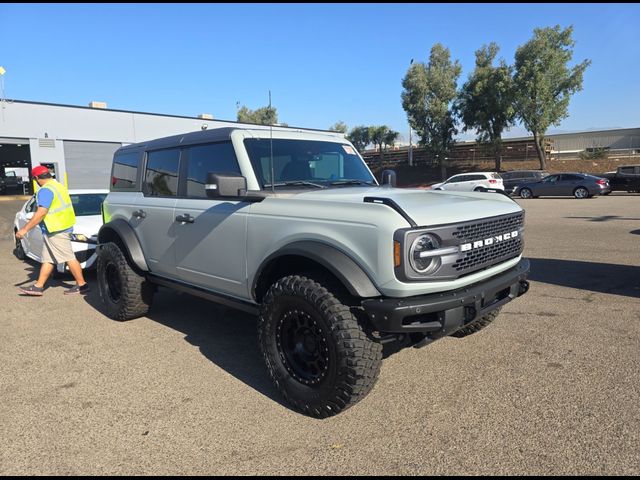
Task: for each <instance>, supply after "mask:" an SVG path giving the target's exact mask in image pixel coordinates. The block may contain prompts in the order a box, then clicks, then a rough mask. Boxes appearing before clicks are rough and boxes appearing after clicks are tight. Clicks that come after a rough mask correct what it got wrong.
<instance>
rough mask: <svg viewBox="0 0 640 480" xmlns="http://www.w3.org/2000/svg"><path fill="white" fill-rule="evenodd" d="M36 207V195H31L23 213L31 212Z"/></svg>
mask: <svg viewBox="0 0 640 480" xmlns="http://www.w3.org/2000/svg"><path fill="white" fill-rule="evenodd" d="M37 207H38V204H37V203H36V197H33V198H32V199H31V200H29V203H27V205H26V206H25V207H24V213H33V212H35V211H36V210H37V209H38V208H37Z"/></svg>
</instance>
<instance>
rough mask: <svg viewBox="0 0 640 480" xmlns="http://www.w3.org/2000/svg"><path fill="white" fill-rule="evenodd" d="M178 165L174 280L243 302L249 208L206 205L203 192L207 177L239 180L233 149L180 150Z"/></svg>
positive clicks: (234, 203) (225, 202)
mask: <svg viewBox="0 0 640 480" xmlns="http://www.w3.org/2000/svg"><path fill="white" fill-rule="evenodd" d="M183 160H184V161H185V166H184V167H183V169H182V171H181V182H180V198H178V200H177V202H176V206H175V218H174V229H175V230H174V232H175V237H174V240H175V256H176V274H177V277H178V279H180V280H182V281H184V282H186V283H189V284H192V285H198V286H201V287H204V288H207V289H210V290H215V291H218V292H222V293H226V294H229V295H233V296H237V297H242V298H246V296H247V294H248V287H247V282H246V277H247V272H246V268H247V265H246V248H247V245H246V243H247V217H248V212H249V208H250V205H251V204H250V203H248V202H245V201H239V200H234V199H210V198H208V197H207V193H206V190H205V184H206V181H207V174H208V173H209V172H215V173H229V174H237V175H240V174H241V172H240V167H239V166H238V161H237V159H236V156H235V152H234V149H233V145H232V144H231V142H230V141H226V142H218V143H211V144H206V145H194V146H189V147H185V148H184V149H183ZM179 219H182V220H183V221H180V220H179Z"/></svg>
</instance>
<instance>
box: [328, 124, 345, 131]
mask: <svg viewBox="0 0 640 480" xmlns="http://www.w3.org/2000/svg"><path fill="white" fill-rule="evenodd" d="M329 130H331V131H332V132H339V133H347V130H348V128H347V124H346V123H344V122H337V123H334V124H333V125H332V126H331V127H329Z"/></svg>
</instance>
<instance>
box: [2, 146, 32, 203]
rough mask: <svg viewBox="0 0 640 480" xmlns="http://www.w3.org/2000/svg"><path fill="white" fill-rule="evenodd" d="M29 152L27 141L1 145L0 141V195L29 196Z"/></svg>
mask: <svg viewBox="0 0 640 480" xmlns="http://www.w3.org/2000/svg"><path fill="white" fill-rule="evenodd" d="M30 175H31V152H30V150H29V141H28V140H25V143H2V140H0V195H24V194H31V193H33V192H32V187H31V182H30V181H29V178H30Z"/></svg>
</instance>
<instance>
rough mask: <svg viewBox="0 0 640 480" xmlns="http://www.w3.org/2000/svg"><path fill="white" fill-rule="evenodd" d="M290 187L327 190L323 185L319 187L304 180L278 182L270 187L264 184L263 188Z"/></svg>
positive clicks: (268, 184)
mask: <svg viewBox="0 0 640 480" xmlns="http://www.w3.org/2000/svg"><path fill="white" fill-rule="evenodd" d="M272 186H273V187H290V186H294V187H295V186H305V187H316V188H327V187H325V186H324V185H320V184H318V183H313V182H307V181H306V180H291V181H289V182H278V183H274V184H273V185H271V184H270V183H266V184H265V185H264V188H271V187H272Z"/></svg>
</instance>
